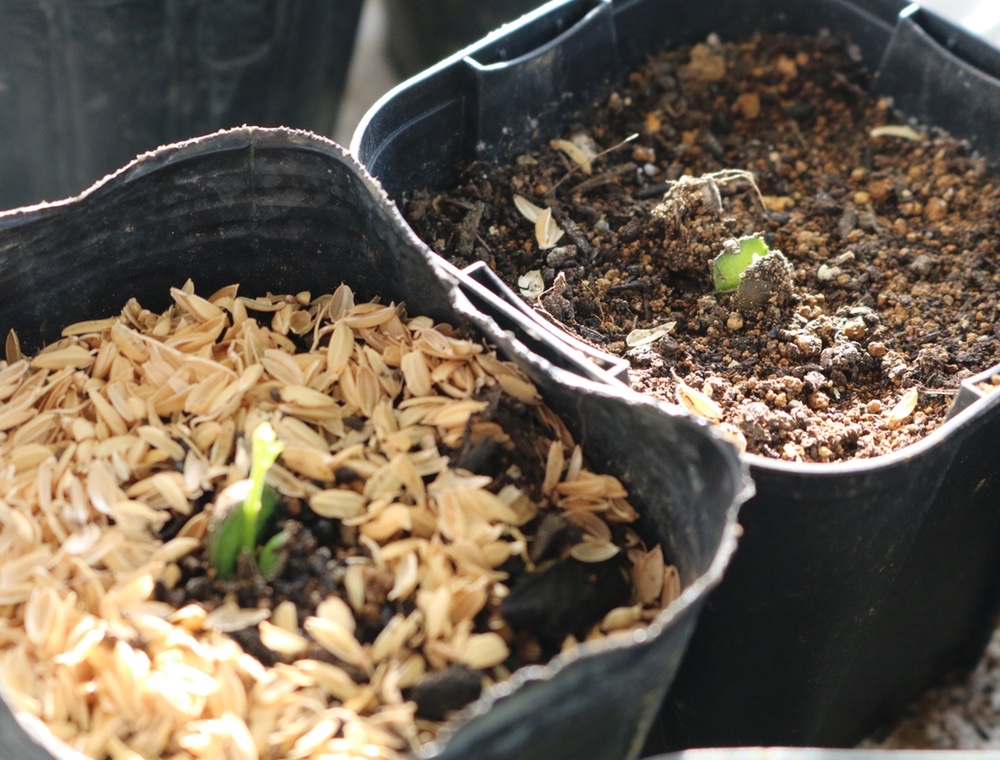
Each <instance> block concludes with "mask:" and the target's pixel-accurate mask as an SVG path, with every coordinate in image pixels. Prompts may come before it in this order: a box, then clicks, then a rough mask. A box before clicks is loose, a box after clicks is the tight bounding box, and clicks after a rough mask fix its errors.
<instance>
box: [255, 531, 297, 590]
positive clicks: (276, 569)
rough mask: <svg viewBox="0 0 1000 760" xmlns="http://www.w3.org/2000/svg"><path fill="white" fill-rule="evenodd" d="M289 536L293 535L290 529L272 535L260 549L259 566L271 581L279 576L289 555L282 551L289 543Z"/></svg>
mask: <svg viewBox="0 0 1000 760" xmlns="http://www.w3.org/2000/svg"><path fill="white" fill-rule="evenodd" d="M289 538H291V535H290V534H289V533H288V531H286V530H283V531H281V532H280V533H278V534H276V535H274V536H272V537H271V539H270V540H269V541H268V542H267V543H266V544H264V545H263V546H262V547H261V549H260V557H259V558H258V559H257V567H258V568H260V574H261V575H263V576H264V577H265V578H266V579H267V580H269V581H270V580H274V578H275V577H277V575H278V573H280V572H281V568H282V566H283V565H284V564H285V560H286V559H287V556H286V552H284V551H282V549H284V547H285V544H287V543H288V539H289Z"/></svg>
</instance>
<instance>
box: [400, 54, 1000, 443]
mask: <svg viewBox="0 0 1000 760" xmlns="http://www.w3.org/2000/svg"><path fill="white" fill-rule="evenodd" d="M870 80H871V77H870V74H869V73H868V72H866V71H865V70H863V69H862V68H861V67H860V66H859V65H858V64H855V63H852V62H851V61H850V60H848V59H847V58H845V56H843V55H842V54H841V50H840V46H839V43H838V42H837V41H836V40H834V39H832V38H830V37H828V36H827V37H819V38H812V37H801V36H794V35H764V36H757V37H753V38H752V39H749V40H746V41H743V42H734V43H728V42H727V43H723V42H720V41H719V40H717V39H709V40H708V41H706V42H702V43H698V44H697V45H694V46H686V47H680V48H678V49H676V50H671V51H667V52H663V53H661V54H659V55H656V56H654V57H652V58H651V59H650V60H649V61H648V62H647V63H646V64H645V65H644V66H643V67H642V68H640V69H639V70H637V71H635V72H633V73H631V74H630V75H629V76H628V77H627V79H626V80H625V81H624V82H623V83H621V84H620V86H618V87H617V89H615V91H614V92H612V93H611V94H610V96H608V97H607V98H606V99H604V100H603V102H600V103H595V105H594V107H593V108H592V109H591V110H590V111H588V112H587V113H585V114H582V115H581V116H580V117H579V120H578V121H577V122H576V123H572V124H570V125H569V126H568V127H567V129H566V131H565V134H566V135H581V134H582V135H586V136H588V137H589V138H590V139H591V140H592V141H593V142H594V143H595V146H596V147H595V153H596V154H598V155H601V156H602V158H601V164H600V168H599V170H598V169H597V168H596V165H595V172H599V173H595V174H594V175H593V176H592V177H589V178H586V179H585V180H584V181H583V182H582V183H579V184H577V185H575V186H573V185H571V183H569V182H565V181H564V179H565V177H566V173H567V161H566V159H565V156H564V155H563V153H562V151H561V150H559V149H558V148H552V147H551V145H552V144H553V143H550V142H549V140H561V139H564V136H563V135H544V136H541V137H542V139H543V140H545V142H544V143H542V145H541V146H540V147H538V148H536V149H533V150H531V151H530V152H528V153H527V154H525V155H524V156H521V157H519V158H518V160H516V161H514V162H512V163H511V164H510V165H508V166H488V165H485V164H482V163H476V164H473V165H471V166H469V167H468V168H467V169H466V170H465V172H464V174H463V175H462V178H461V180H460V183H459V184H458V186H457V187H455V188H453V189H449V190H446V191H444V192H441V191H439V190H434V191H424V190H415V191H414V192H413V193H412V194H411V197H410V198H409V200H408V203H407V204H406V208H405V209H404V214H405V216H406V217H407V219H408V220H409V221H410V223H411V224H412V226H413V227H414V229H415V230H416V231H417V233H418V234H419V235H420V236H421V237H422V238H423V239H424V240H425V241H427V242H428V244H429V245H430V246H431V247H432V248H434V249H435V250H437V251H438V252H440V253H441V254H442V255H444V256H445V257H446V258H449V259H450V260H452V261H453V262H454V263H456V264H458V265H466V264H468V263H470V262H471V261H475V260H482V261H486V262H487V263H488V264H489V265H490V266H491V267H492V268H493V269H495V270H496V272H497V273H498V274H499V275H500V276H501V278H502V279H504V280H505V281H506V282H507V283H508V284H511V285H513V284H514V283H516V282H517V281H518V278H519V277H520V276H521V275H522V274H523V273H524V272H528V271H538V272H540V273H541V276H542V279H543V285H544V287H546V288H549V287H552V286H553V285H554V283H555V282H556V280H557V278H561V283H562V286H561V290H560V296H559V299H558V300H557V299H550V300H548V301H547V300H546V299H545V298H544V297H543V298H542V299H540V300H539V301H538V302H536V303H534V306H535V308H538V309H544V310H545V311H547V312H548V313H549V315H550V316H551V317H553V318H554V319H557V320H559V321H560V322H562V323H563V324H564V325H566V327H567V328H568V329H569V330H571V331H573V332H575V333H576V334H577V335H578V336H580V337H581V338H583V339H584V340H587V341H589V342H591V343H592V344H594V345H596V346H597V347H599V348H602V349H604V350H607V351H609V352H612V353H616V354H620V355H623V356H625V357H627V358H628V359H629V361H630V363H631V371H630V379H631V383H632V385H633V387H634V388H636V389H637V390H639V391H642V392H645V393H647V394H649V395H651V396H653V397H655V398H659V399H664V400H667V401H676V399H677V395H678V380H682V381H683V382H684V383H685V384H686V386H687V387H688V388H692V389H695V390H698V391H700V392H701V393H703V394H704V395H705V396H707V397H708V398H710V399H711V400H713V402H714V403H715V404H717V405H718V406H719V407H720V408H721V410H722V419H723V424H724V425H726V426H728V428H727V429H728V430H729V431H730V432H733V433H734V434H738V436H740V437H742V439H744V440H745V441H746V446H747V451H749V452H751V453H754V454H758V455H761V456H765V457H771V458H776V459H784V460H791V461H810V462H834V461H843V460H849V459H855V458H865V457H874V456H878V455H880V454H884V453H887V452H889V451H893V450H897V449H899V448H901V447H903V446H906V445H907V444H909V443H912V442H914V441H916V440H918V439H920V438H921V437H923V436H925V435H926V434H927V433H928V432H930V431H932V430H934V429H935V428H936V427H937V426H938V425H940V424H941V423H942V421H943V420H944V418H945V414H946V412H947V408H948V403H949V401H950V397H951V395H953V394H954V392H955V389H956V388H957V386H958V384H959V383H960V382H961V381H962V380H963V379H964V378H967V377H969V376H971V375H973V374H975V373H977V372H979V371H982V370H984V369H986V368H987V367H989V366H990V365H991V364H995V363H997V362H1000V338H998V335H1000V331H998V328H997V325H998V322H997V319H998V312H1000V297H998V293H1000V288H998V285H1000V267H998V264H997V258H996V247H997V235H996V219H997V218H998V216H1000V183H998V182H997V179H996V176H995V175H993V174H991V173H990V172H989V171H987V168H986V165H985V162H984V161H983V159H981V158H979V157H977V156H973V155H970V154H969V151H968V149H967V147H966V146H965V145H963V144H962V143H960V142H959V141H957V140H954V139H952V138H951V137H949V136H947V135H944V134H942V133H940V132H939V131H936V130H929V129H919V130H918V129H916V128H914V127H912V126H910V125H908V124H906V123H905V121H904V120H903V119H902V117H901V116H900V115H899V114H897V113H895V112H893V110H892V108H891V104H890V103H889V102H888V101H886V100H880V99H878V98H876V97H874V96H872V95H870V94H869V93H868V85H869V83H870ZM634 135H637V137H636V138H635V139H634V140H633V141H632V142H630V144H629V146H628V149H626V150H615V151H611V152H605V153H602V148H607V147H608V146H618V145H620V144H621V143H622V141H623V139H624V138H626V137H627V136H634ZM555 144H557V145H562V143H555ZM515 193H516V194H519V195H521V196H523V197H524V198H525V199H527V200H529V201H534V202H538V203H544V204H545V206H546V207H547V208H549V209H551V213H552V217H553V218H554V219H555V220H556V221H557V222H558V223H559V225H560V226H561V228H562V229H565V230H567V234H568V235H569V237H570V239H571V243H570V244H567V245H563V246H561V247H558V248H552V249H549V250H539V248H538V247H537V246H536V245H534V244H532V243H533V241H532V240H531V231H530V230H529V229H528V228H527V227H526V226H525V225H524V224H523V223H522V222H521V221H520V219H519V217H518V215H517V214H516V211H514V209H513V207H512V205H511V203H510V200H509V199H510V197H511V195H512V194H515ZM444 200H450V201H453V202H461V203H463V204H465V205H466V206H468V205H469V204H479V206H477V208H478V207H482V208H483V211H482V214H481V216H480V220H479V226H478V229H477V234H478V236H479V237H478V240H479V241H480V242H479V243H478V244H477V245H475V246H473V247H472V249H471V250H467V251H464V252H463V251H458V250H456V248H455V244H454V241H455V237H456V236H455V232H454V230H455V220H454V219H453V218H452V216H451V213H450V209H451V208H452V207H453V206H452V204H451V203H444V202H443V201H444ZM435 208H440V209H442V213H437V212H435V211H434V209H435ZM569 231H572V233H571V234H570V232H569ZM744 237H751V238H759V239H761V240H762V241H764V243H765V244H766V245H767V247H768V248H769V249H770V250H771V251H772V252H776V251H780V252H781V254H782V256H781V258H778V257H774V258H773V259H772V260H770V261H768V262H767V263H766V264H764V265H763V266H761V267H759V268H758V269H756V270H754V271H751V272H750V273H749V275H750V276H749V277H748V278H747V279H748V280H752V282H748V287H747V288H745V289H744V292H743V293H739V292H738V291H732V292H726V293H716V291H715V288H714V285H713V280H712V274H711V262H712V260H713V259H714V258H715V257H717V256H718V255H719V253H720V251H721V250H722V249H723V243H724V241H726V240H734V239H739V238H744ZM763 258H764V257H763V256H762V260H761V262H758V264H760V263H762V262H763ZM669 323H675V325H676V326H675V328H674V329H673V330H671V331H670V332H669V333H666V334H663V335H661V336H660V337H658V338H657V339H656V340H654V341H651V342H649V343H642V344H639V345H636V344H635V338H634V337H632V338H631V340H630V339H629V336H635V335H637V334H638V335H642V334H643V333H637V331H641V330H651V329H655V328H656V326H658V325H662V324H669ZM675 378H676V379H675ZM914 394H915V395H914ZM682 395H683V393H682ZM902 398H905V400H906V402H907V403H906V404H905V405H902V406H899V407H897V404H898V403H899V402H900V400H901V399H902ZM914 398H915V402H914V405H913V407H912V408H910V403H911V402H912V401H913V400H914ZM904 412H905V413H904Z"/></svg>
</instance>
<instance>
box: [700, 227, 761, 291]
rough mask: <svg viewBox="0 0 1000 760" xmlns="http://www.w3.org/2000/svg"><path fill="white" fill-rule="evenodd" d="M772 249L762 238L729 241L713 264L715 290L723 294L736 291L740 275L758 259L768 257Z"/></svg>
mask: <svg viewBox="0 0 1000 760" xmlns="http://www.w3.org/2000/svg"><path fill="white" fill-rule="evenodd" d="M769 251H770V249H769V248H768V247H767V243H765V242H764V239H763V238H761V237H756V236H750V237H741V238H740V239H739V240H727V241H726V242H725V243H723V250H722V253H720V254H719V255H718V256H716V257H715V260H714V261H713V262H712V279H713V280H714V281H715V289H716V290H717V291H718V292H720V293H722V292H725V291H728V290H735V289H736V288H737V287H738V286H739V284H740V275H741V274H743V271H744V270H745V269H746V268H747V267H748V266H750V265H751V264H752V263H753V262H754V261H756V260H757V259H759V258H761V257H763V256H766V255H767V254H768V253H769Z"/></svg>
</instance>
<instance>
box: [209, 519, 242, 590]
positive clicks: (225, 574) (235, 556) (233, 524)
mask: <svg viewBox="0 0 1000 760" xmlns="http://www.w3.org/2000/svg"><path fill="white" fill-rule="evenodd" d="M244 519H245V515H244V512H243V510H242V509H239V508H236V509H232V510H230V511H229V514H228V515H226V517H225V519H223V520H222V521H221V522H219V523H218V524H216V526H215V527H214V528H213V529H212V531H211V533H210V534H209V542H208V556H209V558H210V559H211V561H212V564H213V565H214V566H215V570H216V572H217V573H218V574H219V577H220V578H223V579H228V578H232V577H233V574H234V573H235V572H236V563H237V561H238V560H239V558H240V552H241V551H242V549H243V521H244Z"/></svg>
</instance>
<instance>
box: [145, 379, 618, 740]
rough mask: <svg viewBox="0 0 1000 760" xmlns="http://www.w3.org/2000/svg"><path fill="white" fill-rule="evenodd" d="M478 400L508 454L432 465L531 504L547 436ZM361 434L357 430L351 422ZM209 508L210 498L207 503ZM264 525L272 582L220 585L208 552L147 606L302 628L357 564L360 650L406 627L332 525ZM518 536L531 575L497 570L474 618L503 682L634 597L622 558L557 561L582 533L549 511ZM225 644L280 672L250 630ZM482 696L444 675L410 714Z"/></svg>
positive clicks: (299, 511) (285, 514) (241, 570)
mask: <svg viewBox="0 0 1000 760" xmlns="http://www.w3.org/2000/svg"><path fill="white" fill-rule="evenodd" d="M481 398H482V400H486V401H488V402H489V406H488V407H487V409H486V410H485V411H483V412H481V413H480V414H478V415H476V416H475V417H474V419H475V420H489V421H492V422H495V423H497V424H498V425H499V426H500V427H501V428H502V430H503V431H504V433H505V434H506V435H508V436H510V439H511V442H510V444H509V445H507V446H501V445H500V444H498V443H496V442H495V441H493V439H490V438H484V439H482V440H481V441H479V442H477V443H475V444H472V443H471V442H470V441H469V440H468V439H467V440H466V441H465V442H464V443H463V445H462V446H460V447H458V448H456V449H454V450H449V449H448V448H447V447H444V446H442V447H441V452H442V454H444V455H446V456H448V458H449V460H450V463H451V466H452V467H455V468H461V469H463V470H465V471H468V472H472V473H474V474H477V475H488V476H490V477H491V478H493V484H492V485H491V488H490V490H492V491H493V492H498V491H499V490H500V489H501V488H502V487H503V486H505V485H507V484H513V485H517V486H518V487H519V488H520V489H521V490H522V491H523V492H524V493H526V494H528V495H529V496H530V497H531V498H532V499H533V500H535V501H536V502H541V501H542V498H543V497H542V493H541V483H542V481H543V479H544V476H545V464H546V456H547V452H548V449H549V444H550V443H551V436H550V435H549V434H548V433H547V432H546V431H545V428H544V426H543V425H542V424H541V423H540V422H539V421H538V419H537V418H536V416H535V414H534V412H533V411H532V409H531V408H529V407H526V406H525V405H523V404H521V403H520V402H518V401H516V400H514V399H513V398H511V397H510V396H507V395H505V394H503V393H501V392H500V391H499V389H487V390H486V391H484V392H483V394H482V395H481ZM359 424H360V425H364V424H365V423H364V421H362V420H359ZM336 478H337V482H338V485H341V486H349V485H351V484H352V483H353V482H356V483H357V486H358V489H359V490H360V489H362V488H363V487H364V482H363V480H362V479H361V478H360V476H358V475H357V473H354V472H353V471H352V470H350V469H349V468H346V467H345V468H341V470H339V471H338V472H337V473H336ZM429 479H430V478H428V480H429ZM212 498H213V497H212V496H208V497H206V499H205V501H206V502H208V501H211V499H212ZM204 506H205V505H204V504H202V505H200V507H199V509H201V508H204ZM189 519H190V515H189V514H183V515H182V514H178V515H177V516H176V519H175V520H172V521H171V522H169V523H167V525H166V526H165V527H164V529H163V530H162V531H161V533H160V535H159V536H158V537H159V538H161V539H163V540H169V539H170V538H172V537H173V536H174V535H175V534H176V533H177V531H178V530H179V529H180V527H181V526H182V525H183V524H184V523H185V522H186V521H187V520H189ZM272 523H273V524H272V525H271V526H270V528H271V529H270V532H269V535H273V534H276V533H277V532H278V530H284V531H286V532H287V534H288V536H289V538H288V541H287V542H286V543H285V544H284V546H283V549H282V554H283V561H282V563H281V566H280V570H279V571H278V572H277V574H276V576H275V577H274V578H270V579H265V578H263V577H262V576H261V574H260V572H259V571H258V570H257V568H256V567H255V566H254V565H253V563H252V561H250V560H248V559H247V558H246V557H244V558H241V562H240V565H239V567H238V569H237V573H236V577H235V578H233V579H229V580H223V579H221V578H219V577H218V576H217V575H216V572H215V570H214V568H213V566H212V563H211V559H210V557H209V552H208V549H207V547H206V548H205V549H203V550H202V551H200V552H197V553H193V554H190V555H188V556H186V557H184V558H183V559H182V560H180V562H179V563H178V566H179V568H180V571H181V577H180V578H179V579H178V581H177V582H176V583H175V584H174V585H173V586H172V587H171V588H168V587H167V586H166V585H164V583H163V582H162V581H161V582H159V583H158V584H157V587H156V598H157V599H158V600H160V601H164V602H168V603H170V604H171V605H172V606H174V607H176V608H178V609H180V608H182V607H184V606H185V605H187V604H190V603H196V604H199V605H200V606H202V607H203V608H204V609H206V610H208V611H211V610H214V609H216V608H218V607H220V606H221V605H222V604H224V603H225V602H226V601H227V600H228V599H234V600H235V602H236V604H237V606H238V607H240V608H244V609H264V610H273V609H274V607H275V606H276V605H277V604H278V603H280V602H283V601H285V600H288V601H291V602H293V603H294V604H295V606H296V608H297V614H298V624H299V626H302V625H303V623H304V622H305V620H306V618H308V617H310V616H311V615H314V614H316V609H317V607H318V605H319V604H320V603H321V602H323V601H324V600H325V599H327V598H328V597H330V596H339V597H340V598H342V599H344V601H349V600H348V595H347V591H346V587H345V574H346V570H347V567H348V565H349V564H351V563H354V562H357V563H359V564H362V567H363V568H364V573H365V605H364V607H363V608H362V609H360V610H357V611H356V619H357V624H358V628H357V631H356V632H355V635H356V637H357V639H358V640H359V641H360V642H361V643H362V644H370V643H372V642H374V641H375V639H376V638H377V637H378V635H379V634H380V633H381V632H382V630H383V629H384V628H385V626H386V625H387V624H388V623H389V621H390V620H391V619H392V618H393V616H394V615H396V614H399V613H402V614H403V615H409V614H410V613H411V612H412V611H413V609H414V604H413V602H412V600H409V599H407V600H396V601H393V600H391V599H390V598H389V597H390V594H389V592H390V591H391V589H392V588H393V584H394V580H395V578H394V575H393V573H392V572H390V571H388V570H385V569H381V568H379V567H377V566H376V565H374V564H372V563H370V562H368V560H370V559H371V554H370V552H369V551H368V549H367V548H366V547H365V546H364V545H363V544H361V543H359V542H357V541H355V540H353V539H352V538H350V537H345V535H349V534H345V533H344V531H343V530H342V526H341V523H340V521H339V520H334V519H326V518H323V517H320V516H318V515H316V514H315V513H314V512H313V511H312V510H311V509H310V508H309V506H308V505H307V504H306V503H304V502H302V501H300V500H298V499H285V500H284V501H281V502H279V504H278V506H277V507H276V509H275V515H274V517H273V520H272ZM522 530H523V533H524V535H525V537H526V538H527V539H528V541H529V546H530V554H531V559H532V563H533V564H534V565H535V567H532V568H529V567H527V566H526V564H525V562H524V561H523V559H521V557H520V556H518V555H515V556H513V557H512V558H511V559H510V560H508V562H507V563H505V564H504V565H503V566H501V567H500V568H499V569H500V570H502V571H504V572H506V573H507V574H508V580H507V581H506V585H507V586H508V587H509V588H510V593H509V595H508V596H507V597H506V598H505V599H504V600H503V603H502V604H501V605H500V606H499V608H493V609H492V610H489V609H488V610H484V613H483V614H481V616H480V617H481V619H479V620H477V628H476V632H486V631H488V630H495V629H496V628H497V625H496V621H494V620H492V619H491V616H500V617H502V618H503V620H504V622H505V624H506V625H508V626H509V627H510V631H511V642H510V644H511V656H510V658H509V659H508V661H507V662H506V663H505V666H506V667H507V668H508V669H509V670H511V671H513V670H515V669H517V668H520V667H522V666H524V665H530V664H536V663H541V662H546V661H547V660H549V659H551V658H552V657H553V656H554V655H555V654H557V653H558V652H559V651H560V649H561V647H562V646H563V643H564V641H565V640H566V638H567V636H576V637H578V638H579V639H580V640H582V639H583V637H584V636H585V634H586V633H587V631H588V630H589V629H590V628H592V627H593V626H594V625H596V624H597V623H599V622H600V621H601V619H602V618H603V617H604V616H605V615H606V614H607V613H608V612H609V611H610V610H611V609H613V608H615V607H618V606H623V605H626V604H628V603H629V601H630V599H631V596H632V585H631V581H630V575H629V571H630V565H629V564H628V560H627V558H625V557H624V556H622V557H620V558H616V559H612V560H609V561H605V562H599V563H583V562H579V561H577V560H576V559H573V558H572V557H568V556H565V557H564V556H563V554H564V551H563V550H564V549H568V548H569V546H571V545H573V544H575V543H577V542H579V541H580V539H581V538H582V537H583V531H582V529H580V528H579V527H577V526H576V525H574V524H572V523H570V522H569V521H568V520H566V519H564V518H563V517H562V516H561V514H560V512H559V510H557V509H556V508H551V509H546V510H543V511H542V512H541V514H540V516H539V517H537V518H536V519H535V520H533V521H532V522H529V523H528V524H526V525H525V526H523V528H522ZM612 535H613V538H614V539H615V540H616V541H617V542H619V543H625V541H626V536H625V532H624V529H622V527H621V526H614V527H613V528H612ZM229 635H230V636H232V637H233V638H234V639H235V640H236V641H237V642H238V643H239V644H240V646H241V647H242V648H243V649H244V651H246V652H247V653H248V654H251V655H252V656H254V657H256V658H257V659H258V660H259V661H260V662H261V663H263V664H264V665H267V666H272V665H274V664H276V663H277V662H280V661H281V660H282V658H281V656H280V655H279V654H277V653H275V652H273V651H271V650H270V649H268V648H267V647H266V646H265V645H264V644H263V643H262V641H261V638H260V633H259V631H258V628H257V626H256V625H252V626H250V627H247V628H243V629H240V630H236V631H232V632H230V634H229ZM303 656H304V657H308V658H310V659H315V660H320V661H325V662H330V663H333V664H336V665H338V666H339V667H341V668H344V669H345V670H347V671H348V672H349V673H350V674H351V675H352V677H354V678H355V679H356V680H357V681H358V682H359V683H361V682H365V681H366V680H367V675H366V674H365V673H364V672H363V671H361V670H359V669H358V668H355V667H353V666H351V665H349V664H347V663H344V662H341V661H340V660H338V659H337V658H336V657H335V656H334V655H332V654H330V653H329V652H328V651H327V650H325V649H324V648H323V647H321V646H320V645H319V644H316V643H312V644H311V646H310V649H309V651H308V652H307V653H306V654H305V655H303ZM481 689H482V674H481V673H480V672H479V671H475V670H471V669H470V668H467V667H465V666H464V665H454V666H452V667H450V668H449V669H448V670H446V671H442V672H437V673H433V674H431V676H429V677H428V678H427V679H426V683H424V682H421V683H419V684H418V685H417V686H415V687H414V688H413V689H412V690H411V692H410V693H409V694H408V697H409V698H410V699H412V700H413V701H414V702H416V704H417V714H418V715H419V716H420V717H424V718H429V719H432V720H443V719H444V718H445V717H446V715H447V713H449V712H450V711H452V710H457V709H459V708H461V707H463V706H464V705H466V704H467V703H469V702H471V701H472V700H474V699H476V698H477V697H478V696H479V694H480V691H481Z"/></svg>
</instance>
